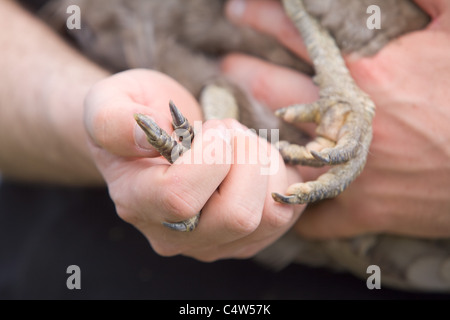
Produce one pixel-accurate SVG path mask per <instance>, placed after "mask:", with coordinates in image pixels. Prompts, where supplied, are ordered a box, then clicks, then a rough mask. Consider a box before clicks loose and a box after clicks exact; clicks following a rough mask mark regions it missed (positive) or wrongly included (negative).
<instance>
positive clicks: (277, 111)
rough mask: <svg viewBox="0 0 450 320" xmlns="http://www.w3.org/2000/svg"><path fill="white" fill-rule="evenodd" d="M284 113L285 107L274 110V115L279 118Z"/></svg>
mask: <svg viewBox="0 0 450 320" xmlns="http://www.w3.org/2000/svg"><path fill="white" fill-rule="evenodd" d="M285 114H286V108H281V109H278V110H276V111H275V115H276V116H277V117H279V118H283V117H284V115H285Z"/></svg>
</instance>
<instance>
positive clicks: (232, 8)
mask: <svg viewBox="0 0 450 320" xmlns="http://www.w3.org/2000/svg"><path fill="white" fill-rule="evenodd" d="M246 6H247V3H246V2H245V0H231V1H229V2H228V4H227V7H226V11H227V16H228V18H229V19H231V20H232V21H236V22H238V21H240V20H241V18H242V16H243V15H244V12H245V7H246Z"/></svg>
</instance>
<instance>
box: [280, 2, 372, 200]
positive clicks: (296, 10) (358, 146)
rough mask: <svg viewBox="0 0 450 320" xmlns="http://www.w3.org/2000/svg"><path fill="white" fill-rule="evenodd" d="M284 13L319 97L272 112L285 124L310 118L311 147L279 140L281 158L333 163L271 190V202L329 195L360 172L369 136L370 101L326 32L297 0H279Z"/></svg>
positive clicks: (304, 162)
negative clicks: (310, 177) (283, 190)
mask: <svg viewBox="0 0 450 320" xmlns="http://www.w3.org/2000/svg"><path fill="white" fill-rule="evenodd" d="M284 5H285V8H286V11H287V13H288V14H289V15H290V16H291V19H292V20H293V22H294V23H295V25H296V26H297V29H298V30H299V31H300V33H301V34H302V37H303V39H304V40H305V43H306V47H307V49H308V52H309V54H310V56H311V58H312V60H313V63H314V67H315V69H316V77H315V79H314V80H315V82H316V83H317V84H318V85H319V88H320V99H319V100H318V101H316V102H314V103H311V104H298V105H293V106H290V107H287V108H283V109H280V110H278V111H277V112H276V115H277V116H279V117H280V118H282V119H283V120H284V121H286V122H289V123H300V122H315V123H316V124H317V129H316V133H317V138H316V139H315V140H314V141H313V142H312V143H310V144H309V145H310V146H311V145H313V146H314V149H310V148H307V147H303V146H298V145H293V144H289V143H287V142H281V143H279V144H278V148H279V151H280V153H281V155H282V157H283V159H284V160H285V162H286V163H289V164H294V165H298V164H300V165H307V166H314V167H321V166H325V165H327V166H332V167H331V169H330V170H329V171H328V172H327V173H325V174H323V175H321V176H320V177H319V178H318V179H317V180H316V181H309V182H305V183H297V184H294V185H292V186H290V187H289V188H288V190H287V193H288V195H281V194H279V193H273V194H272V197H273V199H274V200H275V201H277V202H280V203H286V204H303V203H310V202H315V201H319V200H322V199H326V198H333V197H336V196H337V195H339V194H340V193H341V192H342V191H344V190H345V189H346V188H347V186H348V185H349V184H350V183H351V182H352V181H353V180H354V179H356V177H357V176H358V175H359V174H360V173H361V171H362V169H363V168H364V165H365V163H366V159H367V154H368V150H369V146H370V142H371V140H372V119H373V116H374V111H375V105H374V103H373V102H372V100H371V99H370V98H369V96H368V95H367V94H365V93H364V92H363V91H362V90H361V89H360V88H359V87H358V86H357V85H356V83H355V82H354V81H353V79H352V77H351V75H350V73H349V72H348V69H347V68H346V66H345V62H344V60H343V59H342V57H341V55H340V52H339V49H338V48H337V45H336V44H335V42H334V40H333V39H332V38H331V36H330V35H329V34H328V32H326V31H325V30H323V29H322V28H321V26H319V24H318V23H317V21H315V20H314V19H313V18H312V17H311V16H309V14H308V13H307V12H306V10H305V8H304V6H303V2H302V1H301V0H284Z"/></svg>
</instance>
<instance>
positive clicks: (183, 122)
mask: <svg viewBox="0 0 450 320" xmlns="http://www.w3.org/2000/svg"><path fill="white" fill-rule="evenodd" d="M169 109H170V114H171V116H172V127H173V130H175V134H176V136H177V138H178V139H179V141H180V142H181V143H182V144H183V147H184V148H185V149H186V150H188V149H190V148H191V144H192V141H193V140H194V128H193V127H192V126H191V124H190V123H189V121H188V120H187V119H186V117H185V116H184V115H183V114H182V113H181V112H180V110H178V108H177V106H176V105H175V103H173V101H172V100H170V102H169Z"/></svg>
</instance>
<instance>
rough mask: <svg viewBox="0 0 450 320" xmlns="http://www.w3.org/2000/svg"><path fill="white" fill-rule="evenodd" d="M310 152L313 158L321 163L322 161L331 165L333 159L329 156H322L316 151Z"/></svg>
mask: <svg viewBox="0 0 450 320" xmlns="http://www.w3.org/2000/svg"><path fill="white" fill-rule="evenodd" d="M309 152H310V153H311V154H312V156H313V157H314V158H315V159H317V160H319V161H322V162H324V163H326V164H330V163H331V159H330V156H329V155H328V154H327V155H321V154H320V153H319V152H317V151H314V150H311V151H309Z"/></svg>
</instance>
